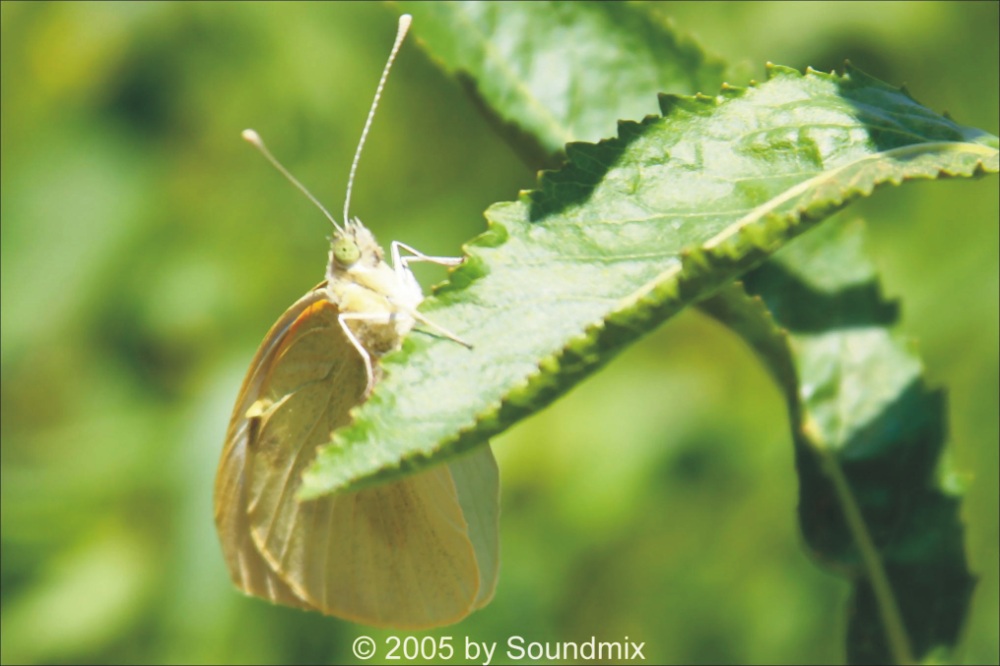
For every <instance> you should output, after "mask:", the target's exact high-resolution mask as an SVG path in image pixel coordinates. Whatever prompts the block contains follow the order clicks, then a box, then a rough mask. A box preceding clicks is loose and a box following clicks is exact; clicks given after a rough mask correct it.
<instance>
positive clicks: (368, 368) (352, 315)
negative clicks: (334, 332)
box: [337, 312, 389, 396]
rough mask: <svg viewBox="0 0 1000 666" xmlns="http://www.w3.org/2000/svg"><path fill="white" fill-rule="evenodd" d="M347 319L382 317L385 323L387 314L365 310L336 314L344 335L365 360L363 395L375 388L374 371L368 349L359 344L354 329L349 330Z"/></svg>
mask: <svg viewBox="0 0 1000 666" xmlns="http://www.w3.org/2000/svg"><path fill="white" fill-rule="evenodd" d="M348 319H367V320H372V319H382V320H384V321H385V322H386V323H388V321H389V316H388V315H385V314H375V313H366V312H342V313H340V314H339V315H337V322H339V323H340V328H341V329H342V330H343V331H344V335H346V336H347V339H348V340H350V341H351V344H352V345H353V346H354V348H355V349H356V350H357V352H358V354H360V355H361V358H362V360H363V361H364V362H365V375H366V376H367V377H368V383H367V384H366V386H365V395H366V396H367V395H368V394H370V393H371V392H372V389H373V388H375V371H374V369H373V368H372V355H371V354H369V353H368V350H367V349H365V346H364V345H363V344H361V341H360V340H358V336H356V335H355V334H354V331H352V330H351V327H350V326H348V325H347V320H348Z"/></svg>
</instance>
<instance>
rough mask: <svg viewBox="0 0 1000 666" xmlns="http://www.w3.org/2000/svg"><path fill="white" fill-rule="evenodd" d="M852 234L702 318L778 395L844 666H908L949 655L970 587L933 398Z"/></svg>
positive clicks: (810, 252)
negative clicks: (834, 610) (842, 643)
mask: <svg viewBox="0 0 1000 666" xmlns="http://www.w3.org/2000/svg"><path fill="white" fill-rule="evenodd" d="M863 232H864V228H863V226H862V225H861V224H860V223H854V224H850V225H845V224H828V225H824V226H823V227H821V228H820V229H818V230H817V231H816V232H814V233H812V234H809V235H807V236H805V237H803V238H802V239H800V240H798V241H796V242H795V243H793V244H791V245H790V246H788V247H786V248H784V249H783V250H782V251H781V252H779V253H777V254H776V255H775V256H774V257H773V258H772V259H771V260H770V261H768V262H767V263H765V264H764V265H762V266H761V267H759V268H757V269H755V270H754V271H751V272H750V273H748V274H747V275H746V276H745V282H746V286H747V290H748V291H749V292H750V294H753V295H755V296H756V298H752V297H750V296H748V295H747V294H745V293H744V292H743V290H742V289H741V288H740V287H739V286H737V285H732V286H729V287H727V288H725V289H724V290H721V291H720V292H719V293H718V294H717V295H716V296H715V297H713V298H712V299H710V300H709V301H706V302H705V303H703V306H702V307H703V309H704V310H706V311H708V312H709V313H711V314H713V315H714V316H716V317H718V318H719V319H721V320H722V321H724V322H726V323H727V324H728V325H730V326H734V327H735V328H736V330H737V331H739V332H740V333H741V334H743V336H744V338H745V339H747V340H748V341H750V343H751V344H752V345H753V346H754V348H755V349H756V350H757V351H758V353H759V354H760V356H761V357H762V358H763V360H764V361H765V363H766V365H767V366H768V367H769V368H770V370H771V371H772V374H773V375H774V376H775V378H776V380H777V381H778V384H779V385H780V386H781V388H782V390H783V391H784V393H785V396H786V400H787V401H788V410H789V415H790V417H791V426H792V435H793V441H794V442H795V458H796V468H797V470H798V474H799V520H800V522H801V527H802V532H803V534H804V535H805V538H806V542H807V544H808V547H809V549H810V551H811V553H812V554H813V556H814V557H815V558H816V559H817V560H818V561H819V562H820V563H821V564H822V565H824V566H826V567H828V568H830V569H832V570H834V571H835V572H837V573H840V574H841V575H844V576H846V577H848V578H849V579H850V580H851V581H852V582H853V584H854V589H853V594H852V599H851V604H850V605H851V611H850V614H849V618H850V619H849V627H848V641H847V645H848V658H849V660H850V661H851V662H852V663H887V662H894V663H911V662H912V661H913V659H914V657H916V658H918V659H924V658H926V657H927V656H928V655H929V654H930V653H932V651H934V650H940V649H941V648H945V649H951V648H954V646H955V645H956V643H957V641H958V639H959V632H960V630H961V627H962V624H963V619H964V617H965V614H966V612H967V611H968V605H969V601H970V599H971V596H972V588H973V585H974V579H973V577H972V575H971V574H970V573H969V571H968V568H967V566H966V562H965V553H964V547H963V530H962V525H961V521H960V519H959V512H958V509H959V504H958V498H957V497H956V496H955V495H956V491H955V490H954V488H955V486H956V484H955V483H954V478H953V475H952V474H951V473H950V472H948V471H947V469H946V465H945V464H944V463H942V460H941V452H942V448H943V444H944V441H943V440H944V431H945V427H944V409H945V406H944V398H943V395H942V393H941V392H939V391H932V390H929V389H927V388H926V386H925V385H924V381H923V378H922V373H923V368H922V367H921V364H920V360H919V358H918V357H917V355H916V354H915V353H914V352H913V350H912V344H911V343H910V342H909V341H907V340H905V339H903V338H902V337H901V336H900V335H898V334H897V333H896V332H894V330H893V329H894V326H895V324H896V323H897V320H898V315H897V308H896V306H895V304H894V303H888V302H886V301H884V300H883V299H882V297H881V295H880V291H879V284H878V280H877V277H876V273H875V269H874V267H873V266H872V265H871V264H870V263H869V262H868V260H867V258H866V257H865V255H864V253H863V248H862V245H863V240H864V238H863ZM772 314H773V317H774V321H772V320H771V315H772Z"/></svg>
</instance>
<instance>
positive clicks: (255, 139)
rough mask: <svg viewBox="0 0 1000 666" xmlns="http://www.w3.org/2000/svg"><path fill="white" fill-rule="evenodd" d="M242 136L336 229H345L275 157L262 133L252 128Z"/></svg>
mask: <svg viewBox="0 0 1000 666" xmlns="http://www.w3.org/2000/svg"><path fill="white" fill-rule="evenodd" d="M240 136H242V137H243V140H244V141H246V142H247V143H249V144H250V145H252V146H253V147H254V148H256V149H257V150H259V151H260V152H261V154H262V155H263V156H264V157H266V158H267V161H268V162H270V163H271V164H272V165H273V166H274V168H275V169H277V170H278V171H279V172H281V175H282V176H284V177H285V178H286V179H288V182H290V183H291V184H292V185H294V186H295V187H297V188H299V191H300V192H302V194H304V195H306V197H307V198H308V199H309V201H312V202H313V204H315V205H316V207H317V208H319V209H320V210H321V211H323V214H324V215H326V219H328V220H330V223H331V224H332V225H333V228H334V229H336V230H337V231H343V229H341V228H340V225H339V224H337V220H335V219H333V215H330V211H328V210H327V209H326V208H325V207H324V206H323V204H321V203H320V202H319V199H317V198H316V197H314V196H313V195H312V192H310V191H309V190H307V189H306V186H305V185H303V184H302V183H300V182H299V180H298V178H296V177H295V176H293V175H292V174H291V173H290V172H289V171H288V169H286V168H285V167H284V166H282V164H281V162H279V161H278V160H277V159H276V158H275V157H274V155H272V154H271V151H270V150H268V149H267V146H265V145H264V140H263V139H261V138H260V134H257V132H255V131H254V130H252V129H245V130H243V133H242V134H241V135H240Z"/></svg>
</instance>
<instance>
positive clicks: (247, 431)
mask: <svg viewBox="0 0 1000 666" xmlns="http://www.w3.org/2000/svg"><path fill="white" fill-rule="evenodd" d="M320 287H322V285H320ZM320 287H317V288H316V289H313V290H312V291H310V292H309V293H308V294H306V295H305V296H303V297H302V298H301V299H299V300H298V301H297V302H296V303H295V304H294V305H292V307H290V308H289V309H288V310H287V311H286V312H285V314H284V315H282V317H281V318H280V319H279V320H278V321H277V322H276V323H275V324H274V326H272V327H271V330H270V331H269V332H268V334H267V336H266V337H265V338H264V342H263V343H262V344H261V346H260V349H259V350H258V351H257V354H256V356H255V357H254V359H253V362H252V363H251V364H250V371H249V372H248V373H247V376H246V379H244V381H243V386H242V387H241V388H240V394H239V397H238V398H237V400H236V407H235V408H234V410H233V416H232V418H231V419H230V422H229V429H228V431H227V433H226V443H225V446H224V447H223V450H222V458H221V460H220V461H219V470H218V473H217V475H216V479H215V523H216V527H217V529H218V532H219V537H220V540H221V542H222V550H223V554H224V556H225V559H226V565H227V567H228V568H229V574H230V576H231V577H232V579H233V582H234V583H235V584H236V585H237V586H238V587H239V588H240V589H242V590H244V591H245V592H247V593H248V594H253V595H256V596H259V597H263V598H264V599H269V600H271V601H274V602H275V603H282V604H287V605H289V606H298V607H301V608H309V607H310V606H309V604H308V603H307V602H305V601H304V600H303V599H301V598H300V597H299V596H298V595H297V594H296V593H295V592H293V591H292V590H291V588H289V587H288V585H287V583H285V582H284V580H283V579H282V578H281V577H280V576H279V575H278V574H277V573H276V572H275V571H274V570H273V569H272V568H271V566H270V564H269V563H268V562H267V561H266V560H265V559H264V558H263V557H262V556H261V555H260V553H259V552H258V550H257V548H256V546H255V545H254V543H253V540H252V539H251V536H250V519H249V516H248V515H247V503H248V501H249V478H250V477H249V469H248V451H247V440H248V438H249V436H250V435H251V431H253V430H256V426H257V423H256V421H255V420H251V419H248V418H247V412H248V410H249V409H250V408H251V406H252V405H253V404H254V403H255V402H256V400H257V396H258V395H259V393H260V386H261V384H262V382H263V381H264V377H265V375H266V373H267V371H268V369H269V368H271V367H272V366H273V364H274V361H275V357H276V355H277V352H278V348H279V346H280V344H281V342H282V341H283V340H284V339H285V335H286V334H287V332H288V329H289V328H290V327H291V326H292V324H293V323H294V322H295V320H296V319H298V317H299V315H301V314H302V312H303V311H304V310H305V309H306V308H308V307H309V306H310V305H312V304H313V303H315V302H316V301H318V300H320V299H322V298H324V293H323V291H322V290H321V289H320Z"/></svg>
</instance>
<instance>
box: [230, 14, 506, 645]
mask: <svg viewBox="0 0 1000 666" xmlns="http://www.w3.org/2000/svg"><path fill="white" fill-rule="evenodd" d="M409 23H410V17H409V16H407V15H404V16H402V17H401V18H400V22H399V30H398V33H397V36H396V42H395V44H394V45H393V48H392V51H391V52H390V55H389V59H388V61H387V62H386V65H385V69H384V70H383V73H382V78H381V79H380V81H379V84H378V87H377V89H376V93H375V97H374V99H373V101H372V106H371V109H370V111H369V113H368V119H367V120H366V122H365V126H364V129H363V131H362V134H361V140H360V141H359V143H358V148H357V150H356V152H355V156H354V162H353V163H352V166H351V172H350V175H349V177H348V188H347V195H346V197H345V203H344V224H343V225H339V224H337V222H336V221H335V220H334V219H333V217H332V216H331V215H330V214H329V213H328V212H327V211H326V209H324V208H323V206H322V205H321V204H320V203H319V202H318V201H317V200H316V199H315V198H314V197H313V196H312V194H310V193H309V192H308V190H306V188H305V187H304V186H302V185H301V184H300V183H299V182H298V181H297V180H296V179H295V178H294V177H293V176H292V175H291V174H290V173H288V172H287V170H286V169H285V168H284V167H283V166H281V164H280V163H279V162H278V161H277V160H276V159H274V158H273V156H271V154H270V152H269V151H268V150H267V148H266V147H265V146H264V144H263V142H262V141H261V140H260V137H259V136H258V135H257V134H256V132H253V131H252V130H247V131H245V132H244V134H243V136H244V138H245V139H246V140H248V141H250V142H251V143H253V144H254V145H255V146H257V148H258V149H259V150H260V151H261V152H262V153H263V154H264V156H265V157H266V158H267V159H268V160H269V161H271V163H272V164H274V165H275V167H276V168H278V170H279V171H281V172H282V173H283V174H284V175H285V176H286V178H288V179H289V180H290V181H291V182H292V183H293V184H294V185H295V186H296V187H298V188H299V189H300V190H302V191H303V192H304V193H305V194H306V196H307V197H308V198H309V199H310V200H312V201H313V202H314V203H315V204H316V205H317V206H318V207H319V208H320V209H321V210H322V211H323V212H324V214H326V216H327V218H328V219H329V220H330V221H331V222H332V223H333V226H334V234H333V238H332V241H331V248H330V257H329V264H328V267H327V272H326V279H325V280H324V281H323V282H321V283H320V284H319V285H317V286H316V287H314V288H313V289H312V290H311V291H309V292H308V293H307V294H306V295H305V296H303V297H302V298H300V299H299V300H298V301H297V302H295V303H294V304H293V305H292V306H291V307H290V308H288V310H287V311H286V312H285V313H284V314H283V315H282V316H281V317H280V318H279V319H278V321H277V322H276V323H275V324H274V326H272V328H271V330H270V331H269V332H268V334H267V335H266V336H265V338H264V341H263V342H262V343H261V346H260V348H259V349H258V350H257V354H256V356H255V357H254V359H253V361H252V362H251V364H250V369H249V371H248V373H247V376H246V379H245V380H244V381H243V386H242V387H241V389H240V393H239V397H238V398H237V400H236V405H235V407H234V409H233V414H232V417H231V419H230V423H229V428H228V431H227V433H226V440H225V445H224V448H223V452H222V458H221V460H220V463H219V469H218V472H217V475H216V482H215V523H216V527H217V530H218V533H219V538H220V541H221V542H222V550H223V554H224V557H225V561H226V565H227V567H228V569H229V573H230V575H231V577H232V579H233V581H234V583H235V584H236V586H237V587H239V588H240V589H241V590H243V591H244V592H246V593H247V594H250V595H254V596H258V597H262V598H264V599H268V600H270V601H272V602H275V603H280V604H285V605H288V606H295V607H299V608H303V609H308V610H316V611H319V612H322V613H325V614H328V615H333V616H336V617H340V618H344V619H347V620H351V621H354V622H358V623H362V624H367V625H372V626H379V627H391V628H396V629H425V628H430V627H436V626H443V625H446V624H451V623H454V622H457V621H459V620H461V619H462V618H464V617H465V616H466V615H468V614H469V613H471V612H472V611H474V610H476V609H478V608H481V607H483V606H484V605H486V604H487V603H488V602H489V601H490V599H491V598H492V596H493V591H494V589H495V587H496V581H497V573H498V568H499V554H498V551H499V537H498V519H499V474H498V470H497V465H496V461H495V459H494V458H493V453H492V451H491V450H490V447H489V445H488V444H487V445H484V446H481V447H479V448H477V449H476V450H474V451H473V452H470V453H468V454H465V455H462V456H459V457H457V458H455V459H453V460H451V461H449V462H448V463H446V464H440V465H437V466H434V467H431V468H430V469H428V470H426V471H422V472H419V473H416V474H412V475H409V476H406V477H404V478H402V479H401V480H398V481H394V482H390V483H387V484H382V485H379V486H375V487H371V488H366V489H363V490H358V491H352V492H342V493H336V494H333V495H327V496H323V497H320V498H317V499H311V500H304V501H300V500H299V499H297V492H298V490H299V488H300V486H301V484H302V473H303V471H305V469H306V468H307V467H308V466H309V465H310V463H311V462H312V460H313V458H314V457H315V453H316V450H317V448H318V447H320V446H322V445H324V444H326V443H328V442H329V441H330V438H331V433H333V432H334V431H336V430H337V429H339V428H341V427H343V426H345V425H347V423H348V422H349V421H350V410H351V409H352V408H354V407H355V406H357V405H359V404H361V403H362V402H364V401H365V400H366V399H367V397H368V395H369V394H370V393H371V391H372V390H373V388H374V386H375V385H376V383H377V382H378V380H379V379H380V377H381V374H382V371H381V369H380V367H379V366H378V364H377V359H378V357H380V356H381V355H383V354H385V353H387V352H389V351H392V350H394V349H397V348H398V347H399V346H400V345H401V343H402V340H403V338H404V337H405V336H406V335H407V334H408V333H409V332H410V331H411V330H412V329H413V328H414V326H415V325H416V324H417V323H418V322H419V323H421V324H423V325H424V326H427V327H429V328H432V329H434V330H435V331H436V332H437V333H439V334H441V335H443V336H445V337H447V338H449V339H451V340H453V341H455V342H457V343H460V344H463V345H466V346H469V345H468V344H467V343H465V342H464V341H463V340H461V339H460V338H458V337H457V336H455V335H453V334H452V333H450V332H449V331H447V330H446V329H443V328H441V327H440V326H437V325H436V324H434V323H433V322H431V321H429V320H428V319H426V318H425V317H424V316H423V315H421V314H420V313H419V312H417V306H419V305H420V302H421V301H422V300H423V293H422V291H421V289H420V285H419V284H418V283H417V281H416V279H415V278H414V276H413V273H412V272H411V271H410V269H409V263H411V262H415V261H427V262H432V263H437V264H441V265H445V266H455V265H457V264H458V263H460V262H461V260H460V259H452V258H445V257H431V256H427V255H424V254H422V253H420V252H417V251H416V250H414V249H413V248H411V247H409V246H407V245H404V244H402V243H399V242H393V243H392V244H391V252H390V261H391V264H390V263H388V262H386V260H385V256H384V252H383V250H382V248H381V247H380V246H379V244H378V243H377V242H376V240H375V237H374V236H373V235H372V233H371V232H370V231H369V230H368V229H367V228H366V227H365V226H364V225H363V224H362V223H361V221H360V220H358V219H356V218H355V219H351V218H350V217H349V215H348V208H349V202H350V193H351V185H352V184H353V180H354V175H355V172H356V169H357V164H358V160H359V158H360V154H361V149H362V146H363V145H364V141H365V138H366V136H367V134H368V130H369V127H370V125H371V121H372V118H373V116H374V112H375V109H376V107H377V105H378V101H379V98H380V96H381V92H382V88H383V86H384V84H385V80H386V77H387V75H388V72H389V69H390V67H391V65H392V62H393V60H394V58H395V56H396V53H397V51H398V50H399V47H400V45H401V43H402V40H403V38H404V36H405V34H406V31H407V28H408V27H409ZM404 253H406V254H407V255H408V256H404Z"/></svg>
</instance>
